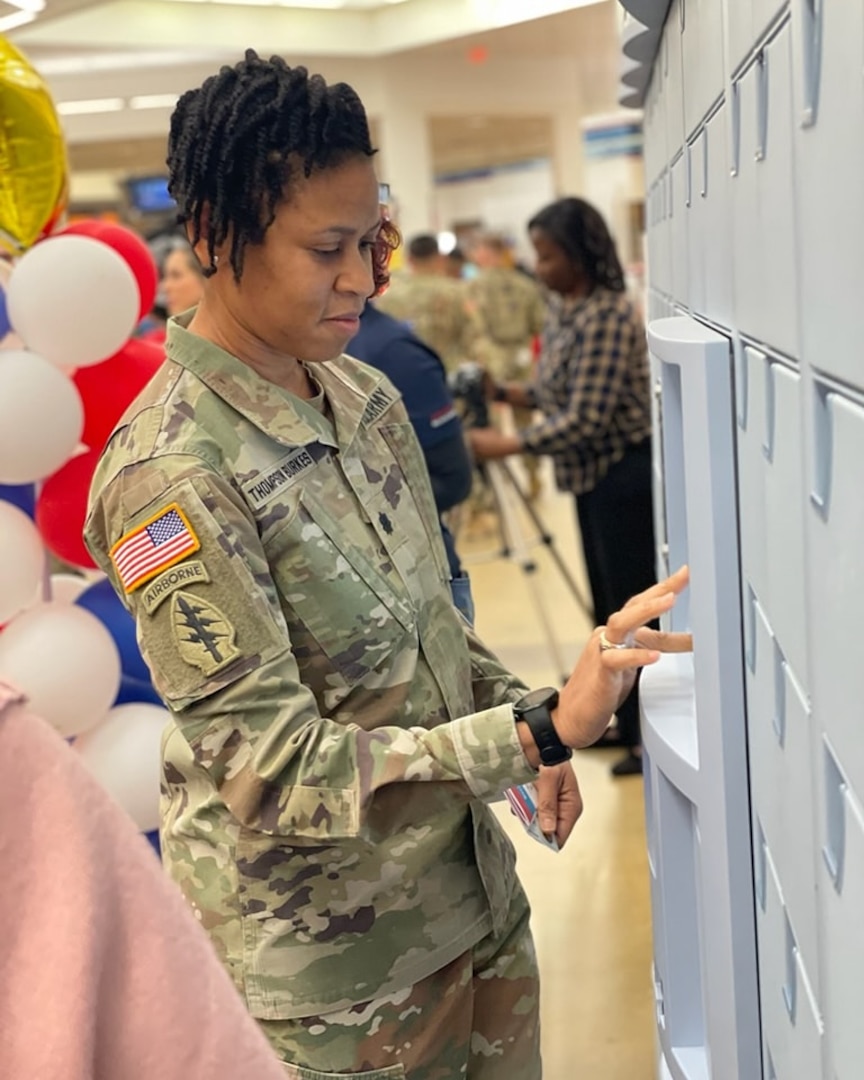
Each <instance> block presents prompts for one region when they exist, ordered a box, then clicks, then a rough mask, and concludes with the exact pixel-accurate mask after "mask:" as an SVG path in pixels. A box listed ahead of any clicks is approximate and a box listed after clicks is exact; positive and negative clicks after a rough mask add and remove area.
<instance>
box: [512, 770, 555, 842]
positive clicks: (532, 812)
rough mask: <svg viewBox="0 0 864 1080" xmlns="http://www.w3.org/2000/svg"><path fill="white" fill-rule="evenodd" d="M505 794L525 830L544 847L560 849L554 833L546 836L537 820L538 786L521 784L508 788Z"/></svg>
mask: <svg viewBox="0 0 864 1080" xmlns="http://www.w3.org/2000/svg"><path fill="white" fill-rule="evenodd" d="M504 794H505V796H506V797H507V802H509V803H510V809H511V810H512V811H513V813H514V814H515V815H516V817H518V818H519V820H520V821H521V822H522V824H523V825H524V826H525V832H527V833H528V835H529V836H533V837H534V839H535V840H537V841H538V842H539V843H541V844H543V846H544V847H548V848H551V849H552V850H553V851H558V841H557V840H556V839H555V837H554V835H552V836H546V834H545V833H544V832H543V830H542V829H541V828H540V822H539V821H538V820H537V802H538V799H537V786H536V785H535V784H519V785H517V786H516V787H512V788H508V789H507V790H506V791H505V792H504Z"/></svg>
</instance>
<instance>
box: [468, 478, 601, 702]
mask: <svg viewBox="0 0 864 1080" xmlns="http://www.w3.org/2000/svg"><path fill="white" fill-rule="evenodd" d="M477 469H478V471H479V473H480V475H481V476H482V477H483V480H484V482H485V483H486V485H487V487H488V489H489V491H490V492H491V493H492V499H493V502H494V504H495V515H496V518H497V521H498V532H499V540H500V544H501V547H500V550H499V551H498V552H497V553H496V554H495V555H493V556H492V558H503V559H510V560H511V561H512V562H514V563H516V564H517V565H518V566H519V567H520V569H521V570H522V572H523V573H524V574H525V578H526V581H527V583H528V586H529V590H528V591H529V592H530V593H531V598H532V600H533V602H534V607H535V608H536V610H537V615H538V617H539V619H540V622H541V624H542V626H543V632H544V635H545V637H546V641H547V644H548V647H549V654H550V656H551V657H552V659H553V660H554V662H555V665H556V667H557V669H558V671H560V672H561V673H562V682H566V681H567V678H568V676H569V674H570V669H569V665H568V664H567V663H566V662H565V661H564V659H563V657H562V654H561V648H560V646H559V644H558V639H557V637H556V634H555V627H554V625H553V622H552V619H551V617H550V615H549V612H548V611H547V608H546V604H545V601H544V599H543V597H542V595H541V593H540V590H539V589H538V588H537V582H536V580H535V578H534V575H535V574H536V572H537V569H538V566H537V562H536V561H535V559H534V558H533V557H532V555H531V549H532V548H533V547H536V546H537V545H538V544H543V545H544V546H545V547H546V550H547V551H548V552H549V554H550V556H551V557H552V560H553V562H554V564H555V566H556V568H557V569H558V572H559V573H560V575H561V577H562V578H563V579H564V582H565V583H566V585H567V587H568V588H569V590H570V593H571V594H572V596H573V599H574V600H575V601H576V604H577V605H578V606H579V608H581V610H582V611H583V612H584V614H585V618H586V619H588V621H589V622H590V623H591V625H592V626H593V625H594V612H593V611H592V608H591V604H589V603H588V601H587V600H586V598H585V596H584V595H583V593H582V590H581V589H580V588H579V585H578V584H577V582H576V579H575V578H574V577H573V574H572V573H571V572H570V569H569V567H568V566H567V564H566V563H565V562H564V560H563V559H562V558H561V554H560V552H559V551H558V549H557V548H556V547H555V540H554V537H553V536H552V534H551V533H550V532H549V530H548V529H547V528H546V526H545V525H544V523H543V520H542V518H541V517H540V515H539V514H538V512H537V510H536V509H535V507H534V506H533V505H532V503H531V501H530V499H529V498H528V496H527V495H526V494H525V492H524V491H523V490H522V488H521V487H520V485H519V481H518V480H517V479H516V477H515V476H514V475H513V470H512V467H511V466H510V464H509V462H507V461H500V460H489V461H482V462H478V464H477ZM520 508H521V510H522V511H524V513H525V514H526V515H527V516H528V518H529V519H530V520H531V523H532V525H533V526H534V529H535V530H536V535H535V536H534V537H527V536H526V535H525V532H524V531H523V527H522V521H521V520H520ZM465 561H466V562H467V563H470V561H471V560H470V559H466V560H465Z"/></svg>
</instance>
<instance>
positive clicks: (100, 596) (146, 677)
mask: <svg viewBox="0 0 864 1080" xmlns="http://www.w3.org/2000/svg"><path fill="white" fill-rule="evenodd" d="M75 603H76V604H78V606H79V607H82V608H84V609H85V611H89V612H90V614H91V615H95V616H96V618H97V619H99V621H100V622H102V623H104V625H105V626H106V628H107V629H108V633H109V634H110V635H111V637H112V638H114V644H115V645H116V646H117V651H118V652H119V653H120V666H121V669H122V671H123V674H124V675H126V676H128V677H129V678H130V679H136V680H137V681H138V682H142V683H146V684H148V685H149V684H150V672H149V670H148V668H147V665H146V664H145V663H144V658H143V656H142V655H141V650H140V649H139V648H138V640H137V638H136V637H135V620H134V619H133V618H132V616H131V615H130V614H129V612H128V611H127V610H126V608H125V607H123V604H122V603H121V602H120V599H119V597H118V596H117V594H116V593H115V592H114V588H113V586H112V585H111V582H110V581H108V580H107V579H106V580H104V581H97V582H96V584H95V585H91V586H90V587H89V588H88V589H85V590H84V592H83V593H81V595H80V596H79V597H78V599H77V600H76V601H75ZM136 700H138V701H141V700H142V699H141V698H137V699H136Z"/></svg>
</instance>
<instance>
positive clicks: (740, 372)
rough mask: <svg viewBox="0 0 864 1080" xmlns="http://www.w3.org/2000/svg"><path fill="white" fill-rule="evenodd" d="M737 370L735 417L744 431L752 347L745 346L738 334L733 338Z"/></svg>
mask: <svg viewBox="0 0 864 1080" xmlns="http://www.w3.org/2000/svg"><path fill="white" fill-rule="evenodd" d="M732 352H733V356H734V372H735V401H736V409H735V418H736V420H737V421H738V427H740V428H741V430H742V431H746V430H747V397H748V390H747V377H748V367H749V363H750V349H748V348H745V346H744V344H743V343H742V341H741V338H739V337H738V335H737V334H736V335H735V336H734V337H733V339H732Z"/></svg>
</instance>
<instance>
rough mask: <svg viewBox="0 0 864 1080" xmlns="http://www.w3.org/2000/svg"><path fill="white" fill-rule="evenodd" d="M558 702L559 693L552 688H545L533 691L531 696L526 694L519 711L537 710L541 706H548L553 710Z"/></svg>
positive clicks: (520, 703)
mask: <svg viewBox="0 0 864 1080" xmlns="http://www.w3.org/2000/svg"><path fill="white" fill-rule="evenodd" d="M557 700H558V691H557V690H554V689H553V688H552V687H551V686H543V687H541V688H540V689H539V690H532V691H531V693H530V694H526V695H525V697H523V698H522V700H521V701H520V702H519V711H520V712H525V710H526V709H536V708H538V707H539V706H540V705H548V706H549V708H550V709H552V708H554V707H555V703H556V701H557Z"/></svg>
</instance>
